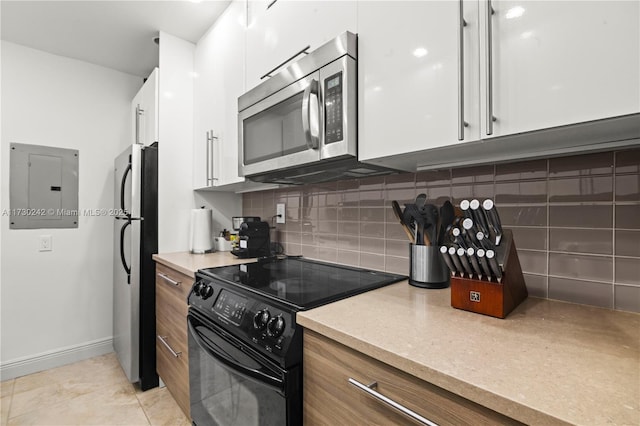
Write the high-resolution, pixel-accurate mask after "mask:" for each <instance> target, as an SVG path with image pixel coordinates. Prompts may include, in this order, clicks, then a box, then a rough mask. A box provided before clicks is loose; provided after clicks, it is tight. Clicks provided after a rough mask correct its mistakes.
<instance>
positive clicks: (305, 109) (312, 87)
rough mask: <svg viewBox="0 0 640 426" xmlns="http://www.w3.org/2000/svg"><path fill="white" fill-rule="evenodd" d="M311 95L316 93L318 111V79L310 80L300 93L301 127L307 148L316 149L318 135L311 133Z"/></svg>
mask: <svg viewBox="0 0 640 426" xmlns="http://www.w3.org/2000/svg"><path fill="white" fill-rule="evenodd" d="M311 95H316V99H317V100H318V111H320V96H319V94H318V80H315V79H314V80H311V83H309V86H307V88H306V89H304V94H303V95H302V129H303V130H304V138H305V139H306V141H307V146H308V147H309V149H318V136H316V135H313V134H312V133H311V105H310V103H311Z"/></svg>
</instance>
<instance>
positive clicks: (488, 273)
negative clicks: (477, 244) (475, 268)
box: [476, 249, 493, 277]
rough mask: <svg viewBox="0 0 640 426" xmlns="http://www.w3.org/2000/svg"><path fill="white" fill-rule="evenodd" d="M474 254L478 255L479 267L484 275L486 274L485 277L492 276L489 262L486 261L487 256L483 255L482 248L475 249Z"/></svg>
mask: <svg viewBox="0 0 640 426" xmlns="http://www.w3.org/2000/svg"><path fill="white" fill-rule="evenodd" d="M476 254H477V256H478V263H479V264H480V267H481V268H482V272H484V275H486V276H487V277H490V276H492V275H493V273H492V272H491V267H490V266H489V263H488V262H487V258H486V257H485V251H484V249H478V250H477V251H476Z"/></svg>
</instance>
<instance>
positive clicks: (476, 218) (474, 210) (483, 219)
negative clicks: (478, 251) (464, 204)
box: [469, 199, 489, 234]
mask: <svg viewBox="0 0 640 426" xmlns="http://www.w3.org/2000/svg"><path fill="white" fill-rule="evenodd" d="M469 209H471V216H472V218H473V222H474V223H475V224H476V227H477V228H479V229H478V230H479V231H483V232H484V233H485V234H488V233H489V225H488V223H487V222H488V220H487V216H486V215H485V214H484V209H481V208H480V201H478V200H477V199H473V200H471V202H470V203H469Z"/></svg>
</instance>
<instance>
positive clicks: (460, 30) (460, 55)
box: [458, 0, 468, 141]
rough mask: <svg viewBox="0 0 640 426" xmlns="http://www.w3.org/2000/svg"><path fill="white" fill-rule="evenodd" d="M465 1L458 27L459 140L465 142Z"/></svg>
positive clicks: (459, 5)
mask: <svg viewBox="0 0 640 426" xmlns="http://www.w3.org/2000/svg"><path fill="white" fill-rule="evenodd" d="M462 2H463V0H459V4H458V7H459V12H460V16H459V27H458V140H459V141H461V140H464V128H465V127H467V126H468V124H467V123H466V122H465V121H464V27H466V26H467V23H466V22H465V20H464V9H463V4H462Z"/></svg>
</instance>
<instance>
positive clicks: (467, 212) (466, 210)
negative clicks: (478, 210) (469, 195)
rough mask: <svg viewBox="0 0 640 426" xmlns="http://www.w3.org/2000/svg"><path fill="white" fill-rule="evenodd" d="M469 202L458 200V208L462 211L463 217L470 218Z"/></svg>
mask: <svg viewBox="0 0 640 426" xmlns="http://www.w3.org/2000/svg"><path fill="white" fill-rule="evenodd" d="M470 204H471V202H470V201H469V200H462V201H460V210H461V211H462V215H463V216H464V217H469V218H472V216H471V210H470Z"/></svg>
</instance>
